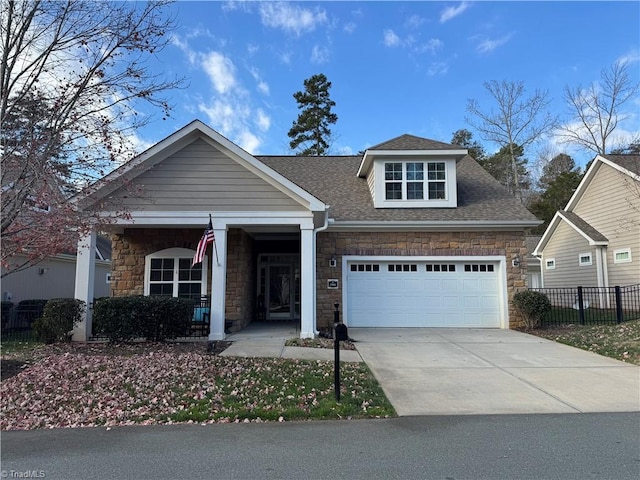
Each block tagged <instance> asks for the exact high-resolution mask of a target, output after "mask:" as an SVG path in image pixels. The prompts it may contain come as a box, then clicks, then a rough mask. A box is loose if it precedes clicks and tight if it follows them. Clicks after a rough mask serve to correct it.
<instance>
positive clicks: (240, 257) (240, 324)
mask: <svg viewBox="0 0 640 480" xmlns="http://www.w3.org/2000/svg"><path fill="white" fill-rule="evenodd" d="M227 246H228V252H227V291H226V297H227V298H226V307H225V309H226V321H227V322H233V323H232V325H231V327H230V328H229V331H231V332H237V331H239V330H242V329H243V328H244V327H246V326H247V325H248V324H249V323H250V322H251V321H253V319H254V314H255V301H256V281H257V280H256V275H257V273H256V266H255V262H254V252H253V239H252V238H251V237H250V236H249V235H248V234H247V233H246V232H245V231H244V230H241V229H239V228H232V229H229V232H228V233H227Z"/></svg>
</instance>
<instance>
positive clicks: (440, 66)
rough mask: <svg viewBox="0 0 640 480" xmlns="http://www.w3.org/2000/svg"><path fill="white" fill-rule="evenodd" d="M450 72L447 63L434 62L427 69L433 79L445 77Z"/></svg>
mask: <svg viewBox="0 0 640 480" xmlns="http://www.w3.org/2000/svg"><path fill="white" fill-rule="evenodd" d="M448 71H449V65H448V64H447V63H446V62H433V63H432V64H431V65H429V68H428V69H427V75H429V76H430V77H433V76H434V75H444V74H445V73H447V72H448Z"/></svg>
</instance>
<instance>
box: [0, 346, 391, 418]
mask: <svg viewBox="0 0 640 480" xmlns="http://www.w3.org/2000/svg"><path fill="white" fill-rule="evenodd" d="M105 348H106V347H105ZM105 348H93V349H91V350H88V349H77V348H76V349H75V350H73V351H67V352H54V353H51V354H49V355H48V356H45V357H42V358H40V359H37V360H36V361H34V363H33V364H32V365H31V366H30V367H29V368H27V369H25V370H24V371H22V372H21V373H19V374H18V375H16V376H14V377H12V378H9V379H6V380H4V381H3V382H2V384H1V386H0V408H1V411H2V417H1V418H0V429H2V430H14V429H34V428H61V427H69V428H75V427H95V426H104V427H114V426H118V425H132V424H138V425H140V424H142V425H148V424H158V423H167V424H169V423H182V422H186V423H214V422H224V423H227V422H246V421H254V422H262V421H279V422H282V421H287V420H291V419H306V418H341V417H344V418H348V417H357V416H366V417H376V416H387V415H389V414H391V415H393V409H392V407H391V406H390V405H389V404H388V402H387V401H386V398H385V397H384V394H383V393H382V392H381V390H380V388H379V386H378V385H377V383H376V382H375V380H374V379H373V376H372V375H371V373H370V372H369V371H368V369H367V368H366V366H364V365H361V364H355V363H354V364H349V363H344V364H343V365H342V366H341V370H342V378H343V385H344V389H345V392H347V391H348V392H351V393H352V395H349V396H350V397H353V402H351V404H349V403H346V402H343V404H342V405H341V404H336V403H335V401H334V400H333V396H334V392H333V383H332V375H330V372H331V371H332V369H333V363H332V362H317V361H301V360H287V359H265V358H261V359H253V358H240V357H219V356H213V355H208V354H206V353H202V352H198V351H172V350H168V349H166V348H158V351H155V350H152V351H140V349H138V350H131V351H128V350H127V348H124V349H123V350H118V353H116V352H109V353H105V352H106V350H105Z"/></svg>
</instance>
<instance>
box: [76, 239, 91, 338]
mask: <svg viewBox="0 0 640 480" xmlns="http://www.w3.org/2000/svg"><path fill="white" fill-rule="evenodd" d="M96 237H97V235H96V232H93V231H92V232H91V233H89V234H88V235H86V236H84V237H82V238H80V240H79V241H78V254H77V256H76V286H75V298H77V299H78V300H82V301H83V302H85V303H86V305H87V308H86V310H85V313H84V315H83V319H82V321H81V322H80V324H79V325H78V326H77V327H76V328H74V329H73V337H72V340H73V341H76V342H86V341H87V340H89V337H90V336H91V303H92V302H93V292H94V289H93V286H94V277H95V269H96Z"/></svg>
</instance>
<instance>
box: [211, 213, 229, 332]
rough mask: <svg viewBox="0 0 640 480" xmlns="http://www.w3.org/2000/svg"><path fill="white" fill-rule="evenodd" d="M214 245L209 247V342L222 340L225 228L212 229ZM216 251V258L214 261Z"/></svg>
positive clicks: (225, 248) (225, 261)
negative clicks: (210, 250)
mask: <svg viewBox="0 0 640 480" xmlns="http://www.w3.org/2000/svg"><path fill="white" fill-rule="evenodd" d="M213 233H214V235H215V245H212V246H211V249H212V252H211V259H212V262H211V264H212V268H211V326H210V330H209V340H212V341H213V340H224V337H225V333H224V318H225V303H226V302H225V300H226V289H227V228H226V226H225V228H215V227H214V229H213ZM216 250H217V252H218V258H217V259H216Z"/></svg>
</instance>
